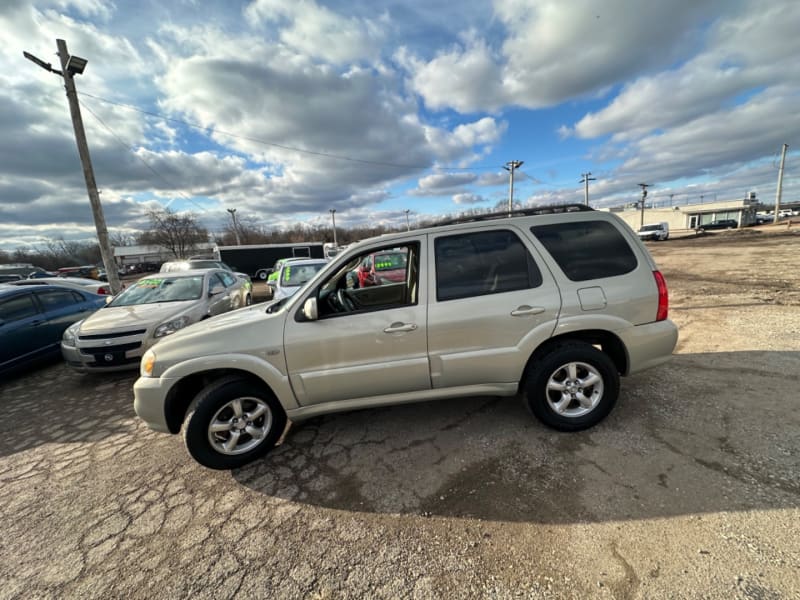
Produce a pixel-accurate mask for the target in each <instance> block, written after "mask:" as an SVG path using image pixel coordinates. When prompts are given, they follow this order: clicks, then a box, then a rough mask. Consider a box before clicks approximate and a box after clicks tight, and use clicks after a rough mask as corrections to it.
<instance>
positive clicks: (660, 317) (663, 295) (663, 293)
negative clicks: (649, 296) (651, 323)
mask: <svg viewBox="0 0 800 600" xmlns="http://www.w3.org/2000/svg"><path fill="white" fill-rule="evenodd" d="M653 277H655V278H656V287H658V312H657V313H656V321H664V320H666V318H667V313H668V312H669V294H668V293H667V282H666V280H665V279H664V276H663V275H662V274H661V271H653Z"/></svg>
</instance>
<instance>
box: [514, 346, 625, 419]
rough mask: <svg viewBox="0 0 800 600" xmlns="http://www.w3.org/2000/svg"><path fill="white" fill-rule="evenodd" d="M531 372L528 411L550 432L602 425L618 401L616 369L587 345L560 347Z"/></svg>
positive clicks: (540, 360) (603, 355)
mask: <svg viewBox="0 0 800 600" xmlns="http://www.w3.org/2000/svg"><path fill="white" fill-rule="evenodd" d="M531 369H532V371H531V374H530V376H529V377H528V379H527V383H526V389H525V391H526V396H527V402H528V407H529V408H530V410H531V412H533V414H534V415H536V417H537V418H538V419H539V420H540V421H542V423H544V424H545V425H547V426H549V427H552V428H553V429H558V430H560V431H579V430H581V429H588V428H589V427H592V426H594V425H596V424H597V423H599V422H600V421H602V420H603V419H604V418H605V417H606V415H608V413H609V412H611V409H612V408H613V406H614V403H615V402H616V401H617V396H618V395H619V373H618V372H617V368H616V366H615V365H614V363H613V361H612V360H611V359H610V358H609V357H608V356H607V355H606V354H605V353H604V352H602V351H600V350H598V349H597V348H595V347H594V346H591V345H590V344H587V343H584V342H564V343H562V344H559V345H557V346H555V347H554V348H553V349H552V350H551V351H550V352H549V353H547V354H546V355H544V356H543V357H542V358H541V359H539V360H537V361H536V362H535V363H533V364H532V365H531Z"/></svg>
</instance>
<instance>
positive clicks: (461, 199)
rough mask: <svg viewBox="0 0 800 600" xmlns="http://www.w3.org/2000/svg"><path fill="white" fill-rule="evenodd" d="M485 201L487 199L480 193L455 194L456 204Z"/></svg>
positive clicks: (454, 200)
mask: <svg viewBox="0 0 800 600" xmlns="http://www.w3.org/2000/svg"><path fill="white" fill-rule="evenodd" d="M485 201H486V199H485V198H484V197H483V196H480V195H478V194H455V195H454V196H453V202H454V203H455V204H480V203H481V202H485Z"/></svg>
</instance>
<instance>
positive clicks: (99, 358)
mask: <svg viewBox="0 0 800 600" xmlns="http://www.w3.org/2000/svg"><path fill="white" fill-rule="evenodd" d="M250 302H251V295H250V289H249V286H246V285H245V283H244V282H243V281H242V280H241V279H239V278H237V277H236V276H235V275H234V274H233V273H230V272H228V271H223V270H222V269H207V270H206V269H204V270H202V271H180V272H176V273H157V274H155V275H148V276H146V277H143V278H141V279H139V281H137V282H136V283H135V284H133V285H131V286H129V287H128V288H127V289H126V290H125V291H124V292H122V293H121V294H119V295H118V296H116V297H115V298H114V299H113V300H111V301H110V302H109V303H108V304H107V305H106V306H105V307H104V308H102V309H100V310H99V311H97V312H96V313H94V314H93V315H91V316H90V317H88V318H87V319H84V320H83V321H79V322H78V323H75V324H74V325H72V326H71V327H69V328H68V329H67V330H66V331H65V332H64V336H63V338H62V341H61V353H62V355H63V356H64V360H66V361H67V364H68V365H69V366H70V367H72V368H74V369H75V370H76V371H80V372H89V371H119V370H124V369H136V368H138V367H139V360H140V358H141V356H142V354H143V353H144V352H145V350H147V349H148V348H149V347H150V346H152V345H153V344H155V343H156V342H158V341H159V340H160V339H161V338H163V337H166V336H168V335H170V334H172V333H175V332H176V331H178V330H179V329H183V328H184V327H187V326H188V325H191V324H192V323H196V322H198V321H201V320H203V319H207V318H208V317H213V316H214V315H218V314H222V313H224V312H228V311H230V310H234V309H237V308H240V307H242V306H247V305H249V304H250Z"/></svg>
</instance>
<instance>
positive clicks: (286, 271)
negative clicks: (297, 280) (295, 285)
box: [283, 267, 292, 281]
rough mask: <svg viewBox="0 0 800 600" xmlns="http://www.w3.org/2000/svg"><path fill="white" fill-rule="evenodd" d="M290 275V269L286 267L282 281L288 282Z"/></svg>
mask: <svg viewBox="0 0 800 600" xmlns="http://www.w3.org/2000/svg"><path fill="white" fill-rule="evenodd" d="M291 275H292V267H286V268H285V269H284V270H283V280H284V281H289V277H291Z"/></svg>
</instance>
